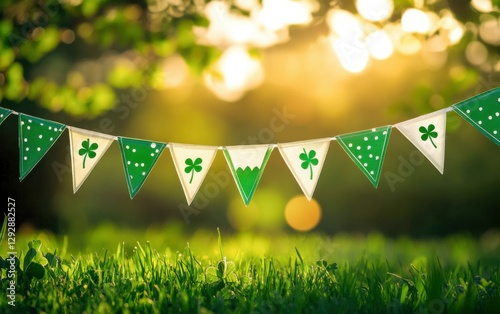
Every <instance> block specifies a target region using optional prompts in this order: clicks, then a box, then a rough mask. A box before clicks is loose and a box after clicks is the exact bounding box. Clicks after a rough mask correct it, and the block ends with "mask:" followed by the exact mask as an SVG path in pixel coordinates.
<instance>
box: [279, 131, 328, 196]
mask: <svg viewBox="0 0 500 314" xmlns="http://www.w3.org/2000/svg"><path fill="white" fill-rule="evenodd" d="M329 147H330V139H329V138H326V139H319V140H309V141H301V142H292V143H284V144H278V149H279V151H280V153H281V156H283V159H284V160H285V162H286V164H287V165H288V168H290V171H291V172H292V174H293V176H294V177H295V179H296V180H297V183H298V184H299V185H300V188H301V189H302V192H304V194H305V196H306V197H307V199H308V200H311V199H312V196H313V193H314V190H315V189H316V184H317V183H318V179H319V176H320V174H321V169H323V163H324V162H325V159H326V154H327V153H328V148H329Z"/></svg>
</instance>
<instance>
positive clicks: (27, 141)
mask: <svg viewBox="0 0 500 314" xmlns="http://www.w3.org/2000/svg"><path fill="white" fill-rule="evenodd" d="M64 129H66V126H65V125H64V124H61V123H57V122H53V121H49V120H45V119H41V118H37V117H32V116H29V115H26V114H23V113H20V114H19V173H20V175H19V179H20V181H22V180H23V179H24V178H25V177H26V176H27V175H28V173H30V171H31V170H32V169H33V168H34V167H35V166H36V164H37V163H38V162H39V161H40V159H42V157H43V156H44V155H45V154H46V153H47V151H48V150H49V149H50V148H51V147H52V145H54V143H55V142H56V141H57V139H58V138H59V136H61V133H62V132H63V131H64Z"/></svg>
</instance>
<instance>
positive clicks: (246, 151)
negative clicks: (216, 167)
mask: <svg viewBox="0 0 500 314" xmlns="http://www.w3.org/2000/svg"><path fill="white" fill-rule="evenodd" d="M272 151H273V145H239V146H227V147H223V152H224V157H226V160H227V164H228V165H229V169H230V170H231V173H232V174H233V178H234V181H235V182H236V185H237V186H238V190H239V191H240V194H241V197H242V198H243V202H245V205H248V204H249V203H250V200H251V199H252V196H253V194H254V193H255V189H257V185H258V184H259V181H260V178H261V176H262V173H263V172H264V168H265V167H266V164H267V161H268V160H269V156H271V152H272Z"/></svg>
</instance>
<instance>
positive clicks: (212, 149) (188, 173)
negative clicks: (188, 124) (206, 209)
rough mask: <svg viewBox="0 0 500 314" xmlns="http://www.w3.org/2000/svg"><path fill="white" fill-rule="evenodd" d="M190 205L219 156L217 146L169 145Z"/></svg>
mask: <svg viewBox="0 0 500 314" xmlns="http://www.w3.org/2000/svg"><path fill="white" fill-rule="evenodd" d="M168 145H169V148H170V153H171V154H172V160H173V161H174V165H175V170H176V171H177V175H178V176H179V180H180V181H181V185H182V189H183V190H184V195H185V196H186V201H187V203H188V205H190V204H191V202H192V201H193V199H194V197H195V196H196V193H198V190H199V189H200V187H201V184H202V183H203V180H205V177H206V175H207V173H208V170H210V166H211V165H212V162H213V161H214V158H215V155H216V154H217V147H216V146H201V145H189V144H175V143H170V144H168Z"/></svg>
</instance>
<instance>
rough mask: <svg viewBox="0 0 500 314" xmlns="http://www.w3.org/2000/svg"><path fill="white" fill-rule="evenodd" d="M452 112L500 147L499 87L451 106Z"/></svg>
mask: <svg viewBox="0 0 500 314" xmlns="http://www.w3.org/2000/svg"><path fill="white" fill-rule="evenodd" d="M453 110H455V112H456V113H458V114H459V115H460V116H461V117H462V118H464V119H465V120H467V122H469V123H470V124H472V126H474V127H475V128H476V129H477V130H478V131H479V132H481V133H483V134H484V135H485V136H486V137H487V138H489V139H490V140H491V141H493V143H495V144H497V145H500V87H497V88H495V89H492V90H489V91H487V92H484V93H482V94H479V95H477V96H474V97H471V98H469V99H466V100H464V101H461V102H459V103H458V104H455V105H453Z"/></svg>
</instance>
